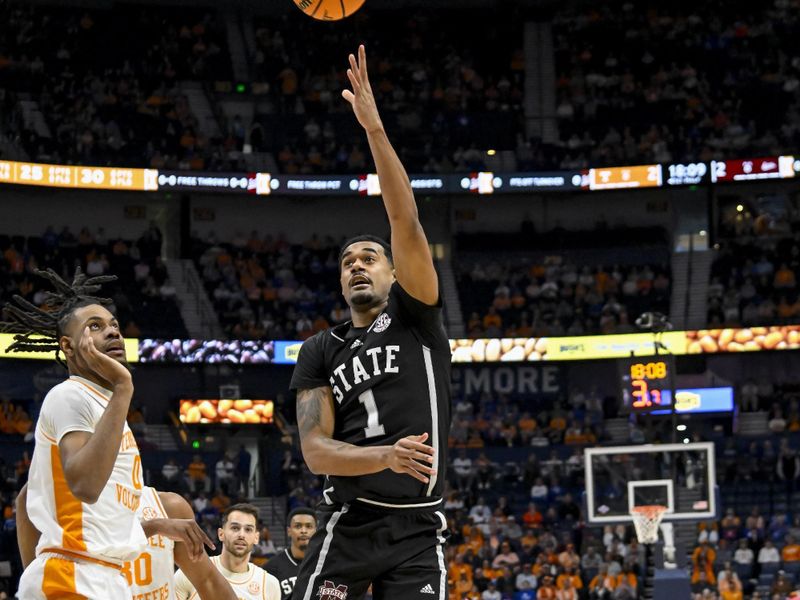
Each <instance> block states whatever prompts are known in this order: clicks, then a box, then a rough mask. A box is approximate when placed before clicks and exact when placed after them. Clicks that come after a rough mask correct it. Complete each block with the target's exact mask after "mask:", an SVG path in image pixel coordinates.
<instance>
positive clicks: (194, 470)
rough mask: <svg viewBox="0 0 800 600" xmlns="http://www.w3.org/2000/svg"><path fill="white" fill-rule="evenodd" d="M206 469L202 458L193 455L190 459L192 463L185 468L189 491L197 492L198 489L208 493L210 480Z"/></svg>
mask: <svg viewBox="0 0 800 600" xmlns="http://www.w3.org/2000/svg"><path fill="white" fill-rule="evenodd" d="M207 470H208V467H207V466H206V463H205V461H204V460H203V458H202V456H200V455H199V454H195V455H194V456H193V457H192V462H190V463H189V466H188V467H187V468H186V476H187V485H188V486H189V489H190V490H193V491H197V490H198V489H200V490H202V491H204V492H208V491H209V490H210V489H211V479H210V478H209V476H208V473H207Z"/></svg>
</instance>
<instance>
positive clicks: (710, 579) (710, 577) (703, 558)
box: [692, 540, 717, 585]
mask: <svg viewBox="0 0 800 600" xmlns="http://www.w3.org/2000/svg"><path fill="white" fill-rule="evenodd" d="M716 558H717V553H716V552H715V550H714V549H713V548H712V547H711V545H710V544H709V542H708V541H707V540H706V541H703V542H701V543H700V544H699V545H698V546H697V547H696V548H695V549H694V552H692V583H693V584H695V583H698V582H701V581H702V582H707V583H709V584H710V585H716V583H717V578H716V576H715V575H714V561H715V560H716ZM701 573H702V574H703V577H702V578H701Z"/></svg>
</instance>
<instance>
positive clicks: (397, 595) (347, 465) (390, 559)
mask: <svg viewBox="0 0 800 600" xmlns="http://www.w3.org/2000/svg"><path fill="white" fill-rule="evenodd" d="M349 59H350V68H349V69H348V71H347V76H348V78H349V80H350V85H351V86H352V89H348V90H345V91H344V92H342V96H343V97H344V99H345V100H346V101H347V102H349V103H350V105H351V106H352V109H353V113H354V114H355V116H356V119H357V120H358V122H359V123H360V124H361V126H362V127H363V128H364V131H365V132H366V134H367V139H368V141H369V147H370V150H371V152H372V156H373V159H374V161H375V165H376V167H377V171H378V179H379V182H380V187H381V190H382V194H383V202H384V206H385V208H386V213H387V215H388V217H389V223H390V225H391V245H389V244H387V243H386V242H385V241H383V240H382V239H380V238H378V237H374V236H359V237H355V238H352V239H350V240H349V241H347V242H346V243H345V244H344V246H343V247H342V249H341V253H340V256H339V269H340V282H341V286H342V295H343V296H344V298H345V300H346V301H347V304H348V305H349V306H350V309H351V312H352V321H351V322H348V323H344V324H342V325H339V326H336V327H333V328H331V329H328V330H326V331H322V332H320V333H318V334H317V335H315V336H314V337H312V338H310V339H309V340H308V341H306V342H305V343H304V344H303V346H302V348H301V350H300V355H299V357H298V362H297V366H296V368H295V371H294V374H293V377H292V383H291V387H292V389H295V390H297V422H298V426H299V431H300V442H301V446H302V451H303V457H304V459H305V461H306V463H307V465H308V467H309V469H311V471H312V472H314V473H318V474H324V475H326V481H325V487H324V490H323V495H324V503H322V504H321V505H320V508H319V509H318V529H317V532H316V534H315V535H314V537H313V538H312V539H311V542H310V544H309V547H308V550H307V551H306V555H305V558H304V560H303V563H302V565H301V566H300V573H299V575H298V579H297V584H296V586H295V590H294V593H293V595H292V598H293V600H312V599H315V600H316V599H319V600H331V599H334V598H335V599H337V600H345V599H347V598H353V599H356V598H362V597H363V596H364V594H365V593H366V591H367V588H368V587H369V585H370V584H372V590H373V598H374V599H375V600H409V599H414V598H426V599H431V598H434V599H439V600H443V599H444V598H447V583H446V581H447V574H446V567H445V564H444V555H443V544H444V530H445V528H446V522H445V518H444V515H443V513H442V512H441V509H442V489H443V487H444V478H443V477H440V476H439V474H440V473H441V474H444V472H445V468H446V464H447V456H446V453H447V439H448V435H449V426H450V346H449V342H448V340H447V335H446V333H445V330H444V326H443V323H442V310H441V300H440V297H439V285H438V279H437V275H436V271H435V269H434V266H433V260H432V258H431V254H430V249H429V247H428V241H427V239H426V237H425V232H424V231H423V229H422V225H421V224H420V222H419V217H418V214H417V206H416V203H415V200H414V194H413V192H412V189H411V184H410V182H409V179H408V175H407V174H406V172H405V169H404V168H403V165H402V164H401V162H400V160H399V158H398V157H397V154H396V153H395V151H394V149H393V148H392V145H391V144H390V142H389V139H388V137H387V135H386V131H385V130H384V128H383V124H382V122H381V118H380V115H379V113H378V109H377V106H376V104H375V99H374V97H373V94H372V88H371V86H370V82H369V77H368V74H367V60H366V53H365V50H364V47H363V46H360V47H359V49H358V59H356V57H355V56H353V55H352V54H351V55H350V57H349Z"/></svg>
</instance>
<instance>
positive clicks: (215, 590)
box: [17, 487, 236, 600]
mask: <svg viewBox="0 0 800 600" xmlns="http://www.w3.org/2000/svg"><path fill="white" fill-rule="evenodd" d="M26 497H27V487H23V489H22V490H21V492H20V494H19V496H18V497H17V540H18V545H19V549H20V554H21V557H22V563H23V565H24V566H25V567H27V566H28V564H30V563H31V562H32V561H33V559H34V558H35V554H34V549H35V547H36V543H37V541H38V539H39V535H40V534H39V532H38V531H37V530H36V528H35V527H34V526H33V524H32V523H31V522H30V520H29V519H28V515H27V510H26ZM138 514H139V519H140V521H142V522H144V528H145V529H146V530H148V529H152V528H153V527H154V526H158V529H159V530H160V531H161V533H155V534H153V535H151V536H150V537H149V538H148V539H147V548H146V549H145V550H144V551H142V553H141V554H139V556H137V557H136V558H135V559H133V560H129V561H126V562H125V563H124V565H123V566H122V574H123V575H124V577H125V579H126V580H127V582H128V585H129V586H130V588H131V593H132V596H133V600H152V599H154V598H157V599H159V600H162V599H163V600H174V599H175V565H178V566H179V567H180V568H181V569H182V570H183V571H184V572H185V573H186V574H187V577H188V578H189V580H190V581H191V582H192V583H193V584H194V586H195V587H196V588H197V589H198V590H199V591H200V597H201V598H206V599H208V598H215V599H216V598H220V599H224V600H236V594H235V593H234V591H233V588H231V586H230V585H229V584H228V582H227V581H226V580H225V578H224V577H223V576H222V574H221V573H220V572H219V571H217V570H216V568H214V565H213V564H212V563H211V560H210V559H209V558H208V555H207V554H206V553H205V551H204V546H205V545H206V544H209V545H210V547H211V548H212V549H213V548H214V545H213V543H211V540H209V539H208V538H207V537H206V536H205V534H203V532H202V530H201V529H199V527H197V526H196V524H195V521H194V512H193V511H192V509H191V507H190V506H189V504H188V502H186V500H184V499H183V498H181V497H180V496H179V495H177V494H173V493H170V492H158V491H157V490H155V489H154V488H152V487H145V488H144V489H143V490H142V499H141V502H140V503H139V510H138ZM164 520H169V521H170V523H158V521H164ZM170 529H171V530H173V531H174V533H173V534H172V536H173V537H177V538H180V539H183V540H185V541H184V542H182V543H181V542H179V543H177V544H176V543H175V541H174V540H173V539H171V538H170V537H168V532H169V531H170ZM180 530H185V531H186V533H185V534H180V533H178V532H179V531H180Z"/></svg>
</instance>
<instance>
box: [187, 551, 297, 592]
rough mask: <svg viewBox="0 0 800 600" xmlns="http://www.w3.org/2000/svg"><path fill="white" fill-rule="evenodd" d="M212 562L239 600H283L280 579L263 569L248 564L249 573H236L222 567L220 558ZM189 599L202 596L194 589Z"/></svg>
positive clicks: (214, 558) (213, 558)
mask: <svg viewBox="0 0 800 600" xmlns="http://www.w3.org/2000/svg"><path fill="white" fill-rule="evenodd" d="M211 562H212V563H214V566H215V567H216V568H217V570H218V571H219V572H220V573H222V575H223V576H224V577H225V579H227V580H228V583H230V584H231V587H232V588H233V591H234V593H235V594H236V597H237V598H238V600H281V584H280V583H279V582H278V579H277V578H276V577H274V576H273V575H270V574H269V573H267V572H266V571H265V570H264V569H262V568H261V567H257V566H256V565H254V564H253V563H248V564H247V573H234V572H232V571H228V570H227V569H226V568H225V567H223V566H222V564H221V563H220V560H219V556H214V557H212V558H211ZM178 573H179V574H178V576H177V578H178V579H182V580H185V579H186V576H185V575H183V573H181V572H180V571H178ZM183 583H184V585H185V584H186V583H188V582H187V581H184V582H183ZM179 585H180V583H179ZM190 585H191V584H190ZM179 596H180V594H179ZM188 598H189V600H200V595H199V594H198V593H197V592H196V591H194V589H192V590H191V592H190V594H189V596H188Z"/></svg>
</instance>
